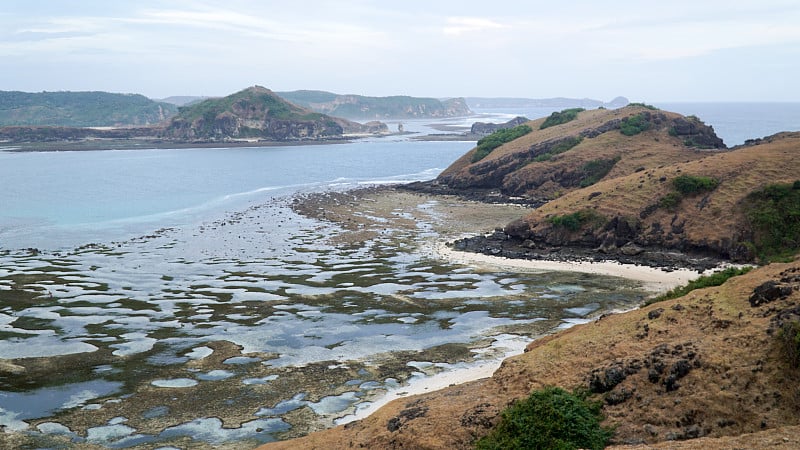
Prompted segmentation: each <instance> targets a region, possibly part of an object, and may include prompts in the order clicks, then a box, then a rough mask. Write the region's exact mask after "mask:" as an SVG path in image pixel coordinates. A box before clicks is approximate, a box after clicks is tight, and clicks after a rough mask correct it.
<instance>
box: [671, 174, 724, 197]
mask: <svg viewBox="0 0 800 450" xmlns="http://www.w3.org/2000/svg"><path fill="white" fill-rule="evenodd" d="M672 186H673V187H674V188H675V190H677V191H678V192H680V193H681V194H683V195H693V194H699V193H701V192H709V191H713V190H714V189H716V187H717V186H719V181H717V180H716V179H715V178H711V177H703V176H694V175H680V176H678V177H676V178H675V179H674V180H672Z"/></svg>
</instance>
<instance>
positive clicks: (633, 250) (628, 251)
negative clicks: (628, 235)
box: [619, 242, 644, 256]
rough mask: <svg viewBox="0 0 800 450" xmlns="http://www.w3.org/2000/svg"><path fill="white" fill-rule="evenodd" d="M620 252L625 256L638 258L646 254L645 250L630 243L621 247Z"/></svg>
mask: <svg viewBox="0 0 800 450" xmlns="http://www.w3.org/2000/svg"><path fill="white" fill-rule="evenodd" d="M619 251H621V252H622V254H623V255H627V256H636V255H639V254H641V253H642V252H644V249H643V248H642V247H639V246H638V245H636V244H634V243H633V242H628V243H627V244H625V245H623V246H622V247H620V249H619Z"/></svg>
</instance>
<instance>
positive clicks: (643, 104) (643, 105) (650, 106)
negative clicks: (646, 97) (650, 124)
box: [628, 103, 658, 111]
mask: <svg viewBox="0 0 800 450" xmlns="http://www.w3.org/2000/svg"><path fill="white" fill-rule="evenodd" d="M628 106H639V107H642V108H647V109H652V110H653V111H658V108H656V107H655V106H653V105H648V104H647V103H628Z"/></svg>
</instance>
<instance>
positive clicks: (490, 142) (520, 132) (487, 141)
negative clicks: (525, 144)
mask: <svg viewBox="0 0 800 450" xmlns="http://www.w3.org/2000/svg"><path fill="white" fill-rule="evenodd" d="M531 131H533V129H532V128H531V127H529V126H528V125H518V126H516V127H514V128H504V129H501V130H497V131H495V132H494V133H492V134H490V135H488V136H486V137H484V138H481V140H479V141H478V148H477V149H476V150H475V153H474V154H473V155H472V162H474V163H475V162H478V161H480V160H482V159H483V158H485V157H486V156H487V155H488V154H489V153H491V152H492V150H494V149H496V148H497V147H500V146H501V145H503V144H505V143H507V142H511V141H513V140H514V139H517V138H519V137H522V136H525V135H526V134H528V133H530V132H531Z"/></svg>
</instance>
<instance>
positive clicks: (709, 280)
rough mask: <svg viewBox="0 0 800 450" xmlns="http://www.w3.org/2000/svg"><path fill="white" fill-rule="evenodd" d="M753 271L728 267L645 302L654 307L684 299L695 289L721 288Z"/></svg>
mask: <svg viewBox="0 0 800 450" xmlns="http://www.w3.org/2000/svg"><path fill="white" fill-rule="evenodd" d="M751 270H753V268H752V267H750V266H746V267H728V268H727V269H725V270H721V271H719V272H714V273H712V274H711V275H703V276H701V277H699V278H696V279H694V280H692V281H690V282H689V283H687V284H686V285H685V286H678V287H676V288H675V289H673V290H671V291H669V292H667V293H666V294H663V295H660V296H658V297H655V298H652V299H650V300H648V301H647V302H645V305H652V304H653V303H656V302H661V301H664V300H671V299H673V298H678V297H683V296H684V295H686V294H688V293H689V292H692V291H693V290H695V289H702V288H707V287H712V286H720V285H722V284H723V283H725V282H726V281H728V279H730V278H733V277H737V276H739V275H744V274H746V273H747V272H750V271H751Z"/></svg>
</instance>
